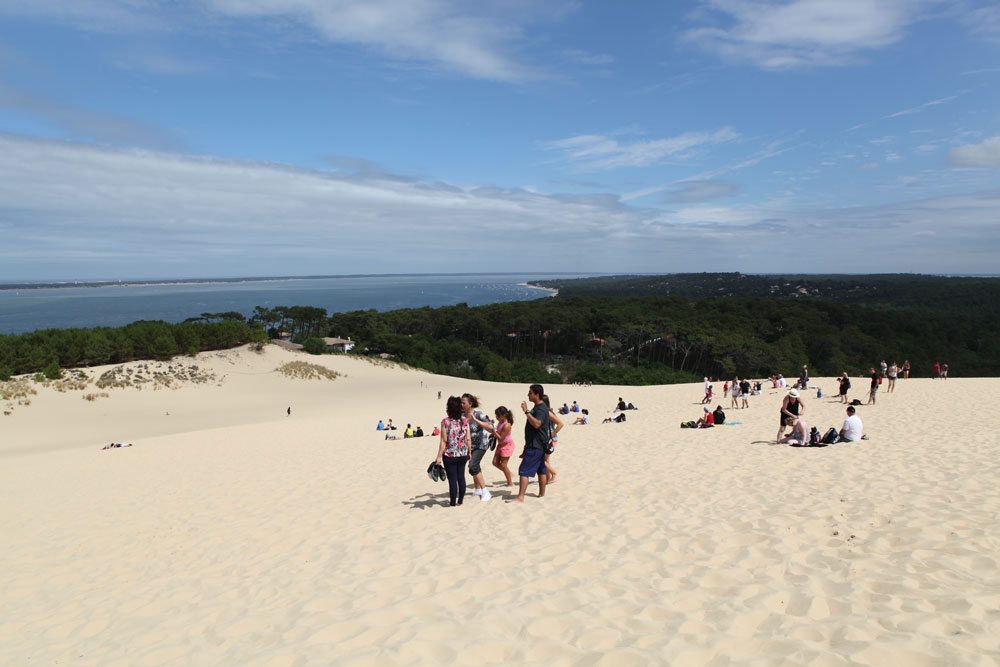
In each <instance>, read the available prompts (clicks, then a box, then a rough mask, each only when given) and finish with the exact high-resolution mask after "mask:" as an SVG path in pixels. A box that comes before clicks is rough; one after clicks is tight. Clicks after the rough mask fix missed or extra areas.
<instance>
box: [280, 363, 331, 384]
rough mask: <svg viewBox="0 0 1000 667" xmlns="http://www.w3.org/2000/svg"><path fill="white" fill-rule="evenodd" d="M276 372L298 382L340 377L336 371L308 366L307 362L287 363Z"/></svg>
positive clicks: (317, 365)
mask: <svg viewBox="0 0 1000 667" xmlns="http://www.w3.org/2000/svg"><path fill="white" fill-rule="evenodd" d="M276 370H277V371H278V372H279V373H281V374H282V375H284V376H286V377H290V378H295V379H299V380H322V379H324V378H325V379H327V380H336V379H337V378H338V377H340V373H338V372H337V371H333V370H330V369H329V368H327V367H325V366H320V365H319V364H310V363H309V362H308V361H289V362H288V363H286V364H282V365H281V366H278V368H277V369H276Z"/></svg>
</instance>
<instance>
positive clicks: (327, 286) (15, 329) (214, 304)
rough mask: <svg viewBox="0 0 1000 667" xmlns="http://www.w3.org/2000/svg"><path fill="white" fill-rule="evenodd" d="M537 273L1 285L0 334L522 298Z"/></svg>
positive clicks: (534, 292) (535, 293)
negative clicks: (278, 311)
mask: <svg viewBox="0 0 1000 667" xmlns="http://www.w3.org/2000/svg"><path fill="white" fill-rule="evenodd" d="M555 277H557V276H554V275H551V274H550V275H542V274H518V275H513V274H505V275H419V276H364V277H337V278H282V279H269V280H252V281H247V282H205V283H170V284H163V283H155V284H137V285H126V286H111V285H109V286H104V287H58V288H43V289H5V290H0V333H3V334H11V333H23V332H26V331H34V330H36V329H49V328H68V327H96V326H122V325H125V324H129V323H130V322H135V321H137V320H165V321H167V322H181V321H183V320H185V319H187V318H189V317H197V316H198V315H200V314H201V313H222V312H228V311H237V312H240V313H243V314H244V315H249V314H251V313H252V312H253V309H254V307H255V306H266V307H269V308H273V307H275V306H317V307H320V308H325V309H326V310H327V312H330V313H334V312H345V311H352V310H366V309H369V308H374V309H376V310H395V309H398V308H416V307H421V306H446V305H452V304H456V303H463V302H464V303H467V304H469V305H470V306H477V305H482V304H487V303H499V302H502V301H526V300H529V299H537V298H541V297H544V296H548V294H549V292H547V291H545V290H540V289H536V288H532V287H527V286H525V285H523V284H519V283H524V282H526V281H529V280H539V279H543V278H555Z"/></svg>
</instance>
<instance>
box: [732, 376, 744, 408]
mask: <svg viewBox="0 0 1000 667" xmlns="http://www.w3.org/2000/svg"><path fill="white" fill-rule="evenodd" d="M740 391H741V390H740V379H739V377H734V378H733V384H732V385H730V387H729V394H730V396H732V402H731V403H730V407H732V408H733V409H734V410H739V409H740Z"/></svg>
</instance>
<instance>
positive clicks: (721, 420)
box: [712, 403, 726, 426]
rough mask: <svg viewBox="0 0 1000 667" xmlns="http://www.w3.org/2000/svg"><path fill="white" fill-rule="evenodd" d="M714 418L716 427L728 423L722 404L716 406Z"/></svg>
mask: <svg viewBox="0 0 1000 667" xmlns="http://www.w3.org/2000/svg"><path fill="white" fill-rule="evenodd" d="M712 418H713V419H714V421H715V425H716V426H719V425H720V424H725V423H726V413H725V412H723V411H722V404H721V403H720V404H719V405H717V406H715V412H713V413H712Z"/></svg>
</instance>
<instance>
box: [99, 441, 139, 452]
mask: <svg viewBox="0 0 1000 667" xmlns="http://www.w3.org/2000/svg"><path fill="white" fill-rule="evenodd" d="M131 446H132V443H131V442H130V443H128V444H127V445H123V444H122V443H120V442H109V443H108V444H106V445H104V446H103V447H101V450H102V451H103V450H105V449H120V448H122V447H131Z"/></svg>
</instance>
